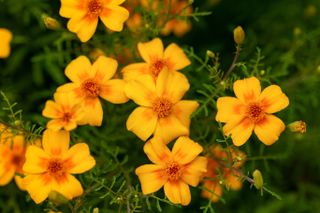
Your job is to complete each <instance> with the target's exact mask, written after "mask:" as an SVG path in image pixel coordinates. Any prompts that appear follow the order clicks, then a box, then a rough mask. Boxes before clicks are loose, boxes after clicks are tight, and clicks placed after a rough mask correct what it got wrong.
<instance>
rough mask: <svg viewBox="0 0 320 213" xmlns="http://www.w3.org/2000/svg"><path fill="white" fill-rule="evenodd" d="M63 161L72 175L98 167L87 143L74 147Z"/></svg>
mask: <svg viewBox="0 0 320 213" xmlns="http://www.w3.org/2000/svg"><path fill="white" fill-rule="evenodd" d="M63 159H64V160H65V162H66V165H67V167H68V172H69V173H71V174H81V173H84V172H86V171H88V170H90V169H92V168H93V167H94V166H95V165H96V161H95V160H94V158H93V157H92V156H91V155H90V150H89V147H88V145H87V144H85V143H78V144H76V145H74V146H72V147H71V148H70V149H69V150H68V152H67V153H66V155H65V156H64V157H63Z"/></svg>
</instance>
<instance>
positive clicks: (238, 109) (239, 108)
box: [216, 97, 245, 122]
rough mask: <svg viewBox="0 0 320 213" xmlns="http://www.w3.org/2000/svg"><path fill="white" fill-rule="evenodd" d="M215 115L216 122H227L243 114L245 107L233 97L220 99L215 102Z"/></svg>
mask: <svg viewBox="0 0 320 213" xmlns="http://www.w3.org/2000/svg"><path fill="white" fill-rule="evenodd" d="M217 110H218V112H217V115H216V121H219V122H228V121H229V120H232V119H234V118H235V117H239V116H243V115H244V114H245V105H244V104H242V103H241V101H240V100H239V99H237V98H234V97H221V98H218V100H217Z"/></svg>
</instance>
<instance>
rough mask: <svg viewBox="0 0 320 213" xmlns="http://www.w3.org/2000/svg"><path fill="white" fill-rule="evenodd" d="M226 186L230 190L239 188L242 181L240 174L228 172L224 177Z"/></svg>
mask: <svg viewBox="0 0 320 213" xmlns="http://www.w3.org/2000/svg"><path fill="white" fill-rule="evenodd" d="M225 183H226V186H227V187H229V188H230V189H232V190H240V189H241V187H242V182H241V178H240V176H238V175H236V174H234V173H230V174H229V175H227V176H226V177H225Z"/></svg>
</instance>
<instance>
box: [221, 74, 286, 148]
mask: <svg viewBox="0 0 320 213" xmlns="http://www.w3.org/2000/svg"><path fill="white" fill-rule="evenodd" d="M233 91H234V93H235V95H236V98H234V97H221V98H219V99H218V101H217V108H218V112H217V115H216V120H217V121H219V122H223V123H226V124H225V125H224V127H223V131H224V134H225V135H231V138H232V141H233V144H234V145H236V146H241V145H243V144H244V143H245V142H246V141H247V140H248V139H249V137H250V136H251V134H252V132H253V131H254V132H255V134H256V135H257V137H258V138H259V140H260V141H262V142H263V143H264V144H265V145H271V144H273V143H274V142H276V141H277V140H278V138H279V136H280V134H281V133H282V131H283V130H284V129H285V125H284V123H283V122H282V121H281V120H280V119H279V118H277V117H276V116H274V115H272V113H275V112H278V111H280V110H282V109H284V108H286V107H287V106H288V105H289V99H288V97H287V96H286V95H285V94H284V93H283V92H282V90H281V88H280V87H279V86H277V85H271V86H268V87H267V88H265V89H264V90H263V91H262V92H261V86H260V81H259V80H258V79H257V78H255V77H251V78H247V79H243V80H238V81H236V82H235V83H234V84H233Z"/></svg>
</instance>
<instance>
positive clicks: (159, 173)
mask: <svg viewBox="0 0 320 213" xmlns="http://www.w3.org/2000/svg"><path fill="white" fill-rule="evenodd" d="M135 173H136V175H138V177H139V181H140V183H141V189H142V193H143V194H145V195H146V194H150V193H153V192H156V191H158V190H159V189H160V188H161V187H162V186H163V185H164V184H165V182H166V178H165V175H164V171H163V167H162V166H161V165H154V164H146V165H142V166H140V167H138V168H137V169H136V171H135Z"/></svg>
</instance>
